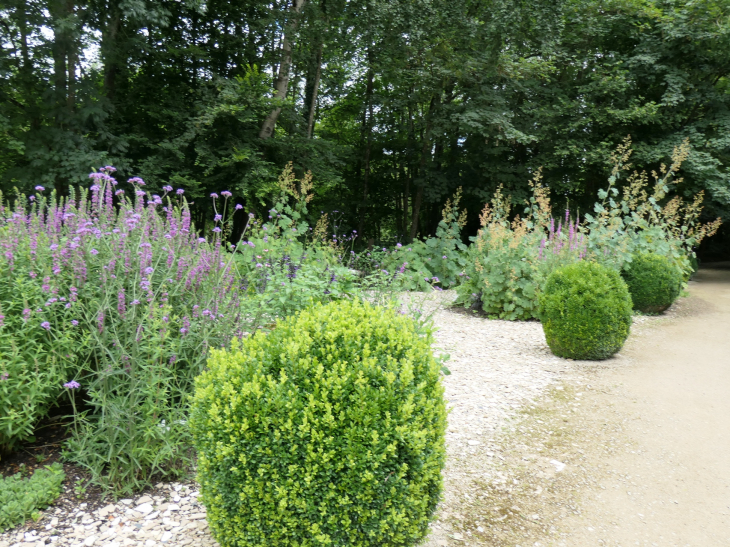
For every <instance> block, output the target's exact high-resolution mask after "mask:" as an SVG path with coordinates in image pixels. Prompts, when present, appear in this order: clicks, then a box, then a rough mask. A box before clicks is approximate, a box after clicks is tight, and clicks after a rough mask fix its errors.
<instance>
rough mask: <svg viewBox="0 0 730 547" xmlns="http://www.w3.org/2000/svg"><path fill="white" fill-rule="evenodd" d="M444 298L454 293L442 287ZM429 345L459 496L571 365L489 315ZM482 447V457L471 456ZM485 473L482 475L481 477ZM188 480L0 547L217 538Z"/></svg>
mask: <svg viewBox="0 0 730 547" xmlns="http://www.w3.org/2000/svg"><path fill="white" fill-rule="evenodd" d="M442 298H443V299H444V301H449V300H450V299H451V298H453V294H449V293H444V294H443V296H442ZM434 320H435V324H436V325H437V327H438V329H439V330H438V332H437V333H436V345H435V347H436V349H437V350H439V351H442V352H446V353H449V354H450V355H451V359H450V360H449V361H448V362H447V363H446V366H447V367H448V368H449V370H450V371H451V375H449V376H446V377H445V378H444V387H445V390H446V399H447V403H448V407H449V408H450V414H449V418H448V430H447V434H446V439H447V451H448V462H447V467H446V470H445V492H444V497H445V501H448V498H449V497H450V496H456V495H458V490H459V484H460V482H461V480H462V479H464V478H466V476H467V475H473V474H474V473H486V474H489V473H488V470H487V469H485V468H484V467H482V466H479V467H480V468H469V467H468V466H465V465H464V463H466V461H467V460H468V461H469V462H473V461H475V460H479V461H485V462H488V461H489V460H490V459H491V458H492V456H494V457H497V458H498V457H499V447H498V446H495V445H494V444H493V440H494V435H495V433H497V432H498V431H499V430H500V429H501V427H502V426H503V425H504V424H505V423H506V422H505V420H506V419H507V418H509V417H510V416H513V415H514V414H515V413H516V411H517V410H518V409H520V408H521V407H522V406H523V405H525V404H526V403H527V402H529V401H532V400H534V399H536V398H538V397H539V396H540V395H541V394H543V393H544V392H545V390H546V389H547V388H548V387H549V386H550V385H551V384H554V383H556V382H558V381H560V380H563V379H566V378H568V377H570V376H571V375H572V373H573V372H574V371H575V370H576V367H575V365H576V364H577V363H572V362H570V361H566V360H564V359H559V358H557V357H555V356H553V355H552V354H551V353H550V350H549V349H548V347H547V345H546V344H545V338H544V336H543V333H542V327H541V325H540V324H539V323H537V322H509V321H490V320H487V319H483V318H479V317H476V316H473V315H470V314H469V313H467V312H463V311H451V310H448V309H441V310H438V311H436V312H435V314H434ZM479 452H481V453H482V455H483V456H487V457H486V458H483V457H479V458H473V456H474V455H476V454H477V453H479ZM485 478H486V477H485ZM197 495H198V492H197V490H196V489H195V485H194V484H193V485H191V486H187V485H182V484H167V485H162V484H160V485H158V488H157V489H156V490H155V491H154V492H153V493H152V494H150V495H145V496H141V497H138V498H136V499H134V500H122V501H120V502H119V503H116V504H110V505H108V506H106V507H104V508H102V509H99V510H96V511H94V512H91V513H87V512H85V511H84V505H85V504H80V505H79V506H78V507H77V508H75V509H74V510H73V511H71V512H67V511H62V510H61V509H54V508H50V509H48V510H47V511H46V512H45V514H44V515H43V517H42V520H41V523H40V524H41V525H43V524H45V529H44V530H42V531H40V532H28V530H27V529H24V528H23V527H20V528H16V529H14V530H11V531H9V532H6V533H5V534H1V535H0V547H11V546H12V547H20V546H23V547H31V546H33V547H40V546H41V545H49V544H50V545H63V546H74V547H76V546H78V547H81V546H97V545H104V546H108V547H123V546H124V547H126V546H137V547H159V546H163V545H165V546H185V545H194V546H198V545H200V546H208V545H217V543H216V542H215V541H214V540H213V539H212V538H211V537H210V534H209V531H208V527H207V523H206V520H205V508H204V507H202V505H200V504H198V502H197Z"/></svg>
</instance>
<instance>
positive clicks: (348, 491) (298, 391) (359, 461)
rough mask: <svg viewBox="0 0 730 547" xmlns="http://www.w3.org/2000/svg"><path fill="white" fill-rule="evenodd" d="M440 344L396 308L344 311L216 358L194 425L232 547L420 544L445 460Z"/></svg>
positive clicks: (311, 317)
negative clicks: (436, 348)
mask: <svg viewBox="0 0 730 547" xmlns="http://www.w3.org/2000/svg"><path fill="white" fill-rule="evenodd" d="M431 341H432V340H431V335H430V333H428V332H427V333H423V332H419V329H418V327H417V325H416V324H415V323H414V322H413V321H412V320H411V319H410V318H408V317H405V316H402V315H399V314H398V313H396V312H395V311H394V310H392V309H387V308H380V307H376V306H372V305H370V304H367V303H362V302H360V301H354V302H344V301H343V302H336V303H331V304H327V305H317V306H314V307H313V308H311V309H308V310H305V311H303V312H301V313H300V314H298V315H296V316H293V317H291V318H289V319H287V320H284V321H282V322H280V323H279V324H278V325H277V327H276V329H274V330H273V331H272V332H271V333H269V334H267V335H257V336H255V337H253V338H248V339H245V340H243V341H242V342H240V343H238V342H234V343H233V345H232V347H231V350H230V351H225V350H213V351H212V353H211V357H210V359H209V362H208V369H207V370H206V371H205V372H204V373H203V374H202V375H201V376H200V377H199V378H198V380H197V385H196V393H195V397H194V400H193V405H192V411H191V417H190V427H191V431H192V434H193V437H194V441H195V445H196V448H197V449H198V479H199V481H200V484H201V488H202V500H203V503H204V504H205V505H206V507H207V510H208V519H209V522H210V526H211V530H212V532H213V534H214V536H215V537H216V539H217V540H218V541H219V542H220V543H221V545H223V546H225V547H229V546H233V545H249V546H252V547H253V546H264V545H267V546H275V547H276V546H292V547H293V546H295V545H296V546H303V547H306V546H315V545H322V546H324V545H351V546H373V547H374V546H376V545H377V546H380V545H391V546H397V545H404V546H405V545H414V544H415V543H416V542H417V541H419V540H420V539H421V538H423V537H424V536H425V534H426V533H427V525H428V522H429V519H430V517H431V515H432V514H433V512H434V510H435V508H436V504H437V502H438V500H439V495H440V492H441V469H442V467H443V465H444V459H445V448H444V431H445V425H446V410H445V406H444V400H443V388H442V387H441V384H440V381H439V376H440V369H441V365H440V364H439V363H438V361H437V360H436V359H434V357H433V354H432V353H431V347H430V344H431Z"/></svg>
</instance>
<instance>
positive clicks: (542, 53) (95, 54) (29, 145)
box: [0, 0, 730, 244]
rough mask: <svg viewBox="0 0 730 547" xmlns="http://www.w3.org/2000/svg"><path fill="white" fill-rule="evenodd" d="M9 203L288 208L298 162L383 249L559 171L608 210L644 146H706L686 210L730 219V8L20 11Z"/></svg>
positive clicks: (5, 172) (653, 160)
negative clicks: (121, 195)
mask: <svg viewBox="0 0 730 547" xmlns="http://www.w3.org/2000/svg"><path fill="white" fill-rule="evenodd" d="M0 37H1V39H0V46H1V49H0V77H2V86H0V187H1V188H2V189H3V191H4V192H6V193H7V192H9V191H12V189H13V188H14V187H17V188H19V189H21V190H23V191H31V190H32V188H33V187H34V186H35V185H37V184H42V185H44V186H45V187H47V188H55V189H57V190H58V191H59V192H60V193H62V194H63V193H65V192H67V188H68V186H69V185H71V184H76V183H80V182H83V181H84V180H85V179H86V178H87V176H88V173H89V172H90V171H91V170H93V169H98V168H100V167H102V166H104V165H107V164H110V165H114V166H115V167H116V168H117V169H118V170H119V171H120V172H121V174H122V176H123V177H124V176H127V177H132V176H138V177H141V178H143V179H144V180H145V181H146V182H147V184H148V186H149V187H150V188H151V189H152V190H155V189H159V188H161V187H162V186H163V185H166V184H168V183H169V184H172V185H174V186H178V187H182V188H184V189H185V191H186V194H187V195H188V196H189V197H190V198H191V199H192V200H194V201H196V203H195V207H194V210H195V214H196V217H197V224H198V225H199V226H204V222H205V218H206V217H207V216H208V215H209V212H210V211H209V210H208V209H207V208H208V207H209V205H208V200H207V196H208V194H210V193H211V192H215V191H220V190H230V191H231V192H233V193H234V195H235V197H236V199H237V201H238V202H239V203H241V204H243V205H244V206H245V207H246V208H248V209H249V210H252V211H264V210H266V208H267V207H269V206H270V205H271V199H272V195H273V194H274V192H275V191H276V188H277V186H276V178H277V176H278V174H279V173H280V172H281V170H282V168H283V167H284V166H285V165H286V164H287V163H288V162H289V161H292V162H293V164H294V167H295V169H296V170H297V171H299V172H304V171H307V170H311V171H312V173H313V175H314V180H315V181H316V183H317V186H316V197H315V207H313V208H312V210H316V212H317V213H318V212H319V211H320V210H322V211H325V210H326V211H337V212H338V213H337V214H338V215H340V216H339V217H338V218H340V225H341V227H343V228H347V229H350V230H357V231H358V234H360V238H359V241H360V242H362V243H363V244H365V243H368V242H378V241H391V242H392V241H395V240H398V241H407V240H411V239H413V238H414V237H417V236H418V235H422V236H424V235H428V234H432V233H434V232H435V230H436V227H437V224H438V221H439V220H440V217H441V209H442V208H443V205H444V203H445V201H446V199H447V198H448V197H449V196H451V195H453V194H454V192H455V191H456V190H457V188H459V187H462V188H463V192H464V200H465V204H466V206H467V208H468V210H469V222H470V225H469V226H470V229H471V231H472V232H474V231H475V228H476V226H477V224H478V218H477V215H478V212H479V209H480V208H481V204H482V203H483V202H484V201H486V200H487V199H488V197H489V196H491V195H492V193H493V192H494V191H495V190H496V189H497V188H498V187H500V186H502V187H504V193H505V194H509V195H511V196H512V199H513V201H514V202H515V203H520V202H522V200H524V198H525V197H526V195H527V193H528V191H529V187H528V181H529V179H530V178H531V177H532V175H533V174H534V172H535V171H536V170H537V169H538V168H540V167H542V169H543V171H542V173H543V176H544V181H545V182H546V183H547V184H548V186H549V187H550V189H551V191H552V195H553V200H554V202H556V203H558V204H560V205H566V206H569V207H571V209H578V210H580V209H581V208H586V207H587V206H588V204H590V203H593V201H594V200H595V196H596V192H597V190H598V188H600V187H601V186H602V185H604V183H605V180H606V178H607V176H608V173H609V171H610V165H609V162H608V159H609V157H610V155H611V153H612V151H613V149H614V148H615V147H616V145H617V144H618V143H620V142H622V141H623V139H624V138H625V137H626V136H627V135H631V137H632V139H633V142H634V144H635V154H634V157H633V158H632V159H633V163H634V165H635V166H636V167H637V168H642V169H650V170H651V169H656V170H659V169H660V165H661V164H662V163H663V162H667V161H668V157H669V155H670V154H671V152H672V148H673V147H674V146H676V145H678V144H679V143H681V142H682V141H683V140H684V139H686V138H689V141H690V143H691V145H692V147H693V153H692V156H691V157H690V159H689V160H688V161H687V162H686V163H685V169H684V173H683V175H684V180H683V181H682V182H681V183H680V184H679V185H678V186H677V187H676V188H675V189H674V192H676V193H679V194H681V195H687V196H689V195H694V194H695V193H697V192H699V191H704V192H705V197H706V203H707V213H708V215H710V216H717V215H721V216H723V217H724V218H725V219H726V220H728V219H730V182H729V180H728V171H727V164H728V162H729V161H730V131H729V129H730V127H729V126H730V114H729V110H728V107H729V106H730V90H729V89H728V71H729V70H730V1H728V0H691V1H690V0H532V1H530V2H526V1H524V0H479V1H477V0H463V1H460V2H454V1H453V0H448V1H447V0H269V1H266V2H264V1H261V0H230V1H222V0H154V1H153V0H2V1H1V2H0Z"/></svg>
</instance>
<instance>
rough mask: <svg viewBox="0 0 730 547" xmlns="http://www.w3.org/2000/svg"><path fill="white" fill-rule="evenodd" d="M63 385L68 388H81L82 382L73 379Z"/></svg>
mask: <svg viewBox="0 0 730 547" xmlns="http://www.w3.org/2000/svg"><path fill="white" fill-rule="evenodd" d="M63 387H65V388H66V389H79V388H80V387H81V384H79V383H78V382H77V381H76V380H71V381H70V382H66V383H65V384H63Z"/></svg>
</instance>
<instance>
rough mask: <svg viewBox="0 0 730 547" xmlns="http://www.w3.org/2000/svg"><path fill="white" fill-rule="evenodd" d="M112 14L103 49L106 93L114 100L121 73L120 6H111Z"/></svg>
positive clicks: (104, 37)
mask: <svg viewBox="0 0 730 547" xmlns="http://www.w3.org/2000/svg"><path fill="white" fill-rule="evenodd" d="M111 12H112V13H111V16H110V17H109V21H108V23H107V25H106V28H104V30H103V31H102V35H101V51H102V56H103V59H104V84H103V85H104V95H106V98H107V99H109V100H110V101H113V100H114V98H115V96H116V92H117V75H118V73H119V63H118V59H119V54H118V52H117V48H118V46H117V35H118V34H119V27H120V24H121V17H120V14H119V8H118V6H117V5H115V6H114V7H113V8H111Z"/></svg>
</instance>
